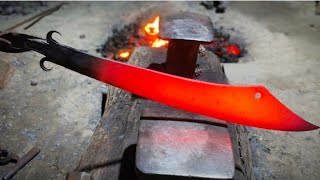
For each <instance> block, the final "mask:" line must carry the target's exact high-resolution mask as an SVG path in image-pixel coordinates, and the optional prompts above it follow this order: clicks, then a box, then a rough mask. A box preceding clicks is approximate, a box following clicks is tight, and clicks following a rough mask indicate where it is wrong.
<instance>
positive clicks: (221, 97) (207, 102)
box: [94, 59, 319, 131]
mask: <svg viewBox="0 0 320 180" xmlns="http://www.w3.org/2000/svg"><path fill="white" fill-rule="evenodd" d="M94 70H95V71H94V72H95V74H94V78H96V79H98V80H100V81H102V82H105V83H107V84H110V85H113V86H116V87H119V88H121V89H124V90H126V91H129V92H131V93H133V94H136V95H138V96H141V97H145V98H147V99H151V100H154V101H157V102H160V103H163V104H166V105H169V106H172V107H175V108H178V109H182V110H185V111H189V112H193V113H196V114H201V115H205V116H209V117H213V118H216V119H219V120H225V121H228V122H231V123H237V124H242V125H246V126H253V127H259V128H265V129H274V130H282V131H306V130H313V129H317V128H319V127H318V126H316V125H313V124H311V123H309V122H307V121H305V120H304V119H302V118H301V117H299V116H298V115H297V114H295V113H294V112H292V111H291V110H290V109H288V108H287V107H286V106H285V105H283V104H282V103H281V102H280V101H279V100H277V98H275V97H274V96H273V95H272V94H271V93H270V92H269V91H268V90H267V89H266V88H265V87H263V86H236V85H224V84H216V83H209V82H203V81H197V80H193V79H188V78H182V77H178V76H173V75H170V74H165V73H161V72H157V71H152V70H149V69H145V68H141V67H136V66H133V65H129V64H126V63H121V62H117V61H112V60H105V59H104V60H102V61H100V63H99V64H96V67H95V68H94Z"/></svg>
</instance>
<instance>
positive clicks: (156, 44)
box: [151, 38, 169, 48]
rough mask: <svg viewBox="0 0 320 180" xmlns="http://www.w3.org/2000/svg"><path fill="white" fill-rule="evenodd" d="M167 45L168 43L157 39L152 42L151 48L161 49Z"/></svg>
mask: <svg viewBox="0 0 320 180" xmlns="http://www.w3.org/2000/svg"><path fill="white" fill-rule="evenodd" d="M168 43H169V41H166V40H163V39H159V38H157V39H156V40H154V41H153V42H152V44H151V47H154V48H158V47H163V46H166V45H167V44H168Z"/></svg>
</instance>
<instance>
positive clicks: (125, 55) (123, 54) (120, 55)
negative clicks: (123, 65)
mask: <svg viewBox="0 0 320 180" xmlns="http://www.w3.org/2000/svg"><path fill="white" fill-rule="evenodd" d="M131 52H132V50H131V49H127V50H125V49H121V50H119V51H118V52H117V54H116V59H118V60H120V61H127V60H129V58H130V55H131Z"/></svg>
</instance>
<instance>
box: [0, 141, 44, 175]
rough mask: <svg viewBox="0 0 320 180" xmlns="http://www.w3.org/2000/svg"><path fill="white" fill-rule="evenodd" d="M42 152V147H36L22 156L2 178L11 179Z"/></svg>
mask: <svg viewBox="0 0 320 180" xmlns="http://www.w3.org/2000/svg"><path fill="white" fill-rule="evenodd" d="M39 153H40V149H38V148H36V147H34V148H32V149H31V150H30V151H29V152H28V153H27V154H26V155H24V156H22V157H21V158H20V159H19V160H18V162H17V164H16V165H15V166H13V167H12V169H11V170H10V171H9V172H8V173H7V174H6V175H5V176H4V177H3V178H2V180H8V179H11V178H12V177H13V176H14V175H15V174H16V173H17V172H18V171H19V170H20V169H22V168H23V167H24V166H25V165H26V164H28V163H29V162H30V161H31V160H32V159H33V158H34V157H35V156H36V155H37V154H39Z"/></svg>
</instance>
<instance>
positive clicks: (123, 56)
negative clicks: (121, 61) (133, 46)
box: [119, 52, 130, 58]
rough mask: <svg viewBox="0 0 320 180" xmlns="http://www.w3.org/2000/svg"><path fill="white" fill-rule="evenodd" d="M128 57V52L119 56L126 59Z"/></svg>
mask: <svg viewBox="0 0 320 180" xmlns="http://www.w3.org/2000/svg"><path fill="white" fill-rule="evenodd" d="M129 55H130V53H129V52H122V53H120V54H119V56H120V57H122V58H127V57H129Z"/></svg>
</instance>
